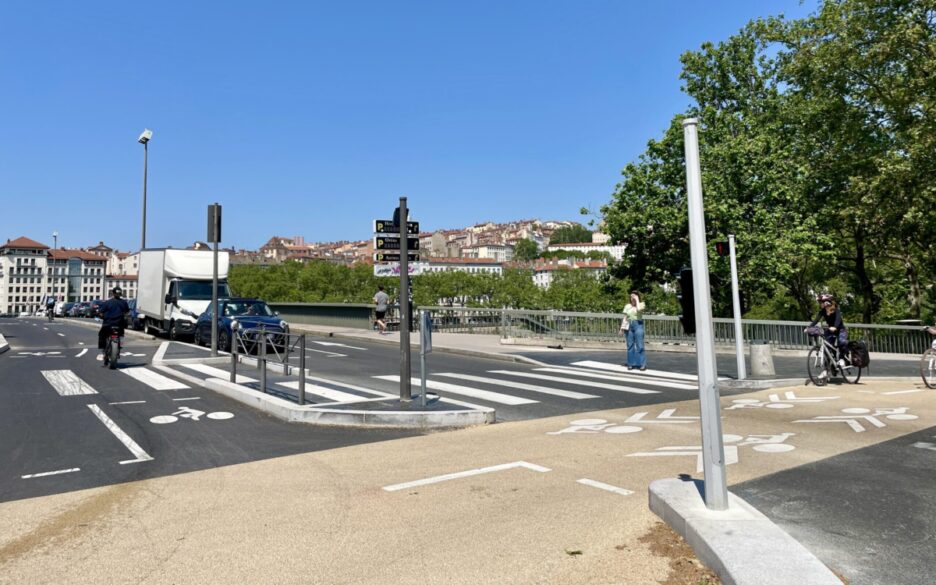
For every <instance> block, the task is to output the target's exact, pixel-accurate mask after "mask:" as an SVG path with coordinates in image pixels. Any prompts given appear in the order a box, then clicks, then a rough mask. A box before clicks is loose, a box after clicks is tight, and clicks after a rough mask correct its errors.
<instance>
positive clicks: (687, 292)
mask: <svg viewBox="0 0 936 585" xmlns="http://www.w3.org/2000/svg"><path fill="white" fill-rule="evenodd" d="M677 298H678V299H679V305H680V307H682V315H680V316H679V322H680V323H682V326H683V331H685V332H686V335H694V334H695V331H696V329H695V300H694V299H693V298H692V269H691V268H683V269H682V270H680V271H679V294H678V295H677Z"/></svg>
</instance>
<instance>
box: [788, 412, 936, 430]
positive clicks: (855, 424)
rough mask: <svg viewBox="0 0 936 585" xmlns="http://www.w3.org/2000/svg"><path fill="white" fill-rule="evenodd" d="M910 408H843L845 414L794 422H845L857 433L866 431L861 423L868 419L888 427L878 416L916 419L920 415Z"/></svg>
mask: <svg viewBox="0 0 936 585" xmlns="http://www.w3.org/2000/svg"><path fill="white" fill-rule="evenodd" d="M908 410H910V409H909V408H908V407H906V406H903V407H899V408H878V409H875V411H874V412H873V413H872V412H871V411H870V410H869V409H867V408H843V409H842V412H844V413H845V416H841V415H838V416H816V417H813V418H811V419H802V420H795V421H793V422H794V423H827V422H843V423H845V424H847V425H848V426H850V427H851V428H852V430H853V431H855V432H856V433H863V432H865V430H867V429H865V428H864V425H862V424H861V421H862V420H864V421H867V422H869V423H871V424H872V425H874V426H876V427H877V428H879V429H881V428H884V427H886V426H887V425H886V424H884V423H883V422H882V421H881V420H879V419H878V418H877V417H878V416H884V417H885V418H887V419H889V420H916V419H918V418H920V417H918V416H917V415H915V414H908V413H907V411H908Z"/></svg>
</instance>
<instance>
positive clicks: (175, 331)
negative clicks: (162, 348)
mask: <svg viewBox="0 0 936 585" xmlns="http://www.w3.org/2000/svg"><path fill="white" fill-rule="evenodd" d="M169 339H170V340H171V341H179V328H178V327H177V326H176V322H175V321H173V322H172V323H170V324H169Z"/></svg>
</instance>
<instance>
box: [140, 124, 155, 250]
mask: <svg viewBox="0 0 936 585" xmlns="http://www.w3.org/2000/svg"><path fill="white" fill-rule="evenodd" d="M152 137H153V131H152V130H150V129H149V128H144V129H143V133H142V134H140V137H139V138H137V142H139V143H140V144H142V145H143V237H142V242H141V244H140V249H141V250H142V249H143V248H145V247H146V166H147V164H148V163H149V141H150V138H152Z"/></svg>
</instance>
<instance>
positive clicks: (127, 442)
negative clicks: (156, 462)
mask: <svg viewBox="0 0 936 585" xmlns="http://www.w3.org/2000/svg"><path fill="white" fill-rule="evenodd" d="M88 408H90V409H91V412H93V413H94V416H96V417H98V419H99V420H100V421H101V422H102V423H104V426H105V427H107V430H109V431H110V432H111V433H113V434H114V436H115V437H117V439H118V440H120V442H121V443H123V445H124V447H126V448H127V449H128V450H129V451H130V452H131V453H132V454H133V455H134V457H135V459H127V460H125V461H121V462H120V464H121V465H125V464H127V463H140V462H143V461H152V460H153V457H152V456H151V455H150V454H149V453H147V452H146V451H144V450H143V448H142V447H140V446H139V445H138V444H137V443H136V441H134V440H133V439H131V438H130V435H128V434H127V433H125V432H124V431H123V429H121V428H120V427H119V426H117V423H115V422H114V421H113V420H111V418H110V417H109V416H107V415H106V414H104V411H103V410H101V407H99V406H98V405H97V404H89V405H88Z"/></svg>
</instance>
